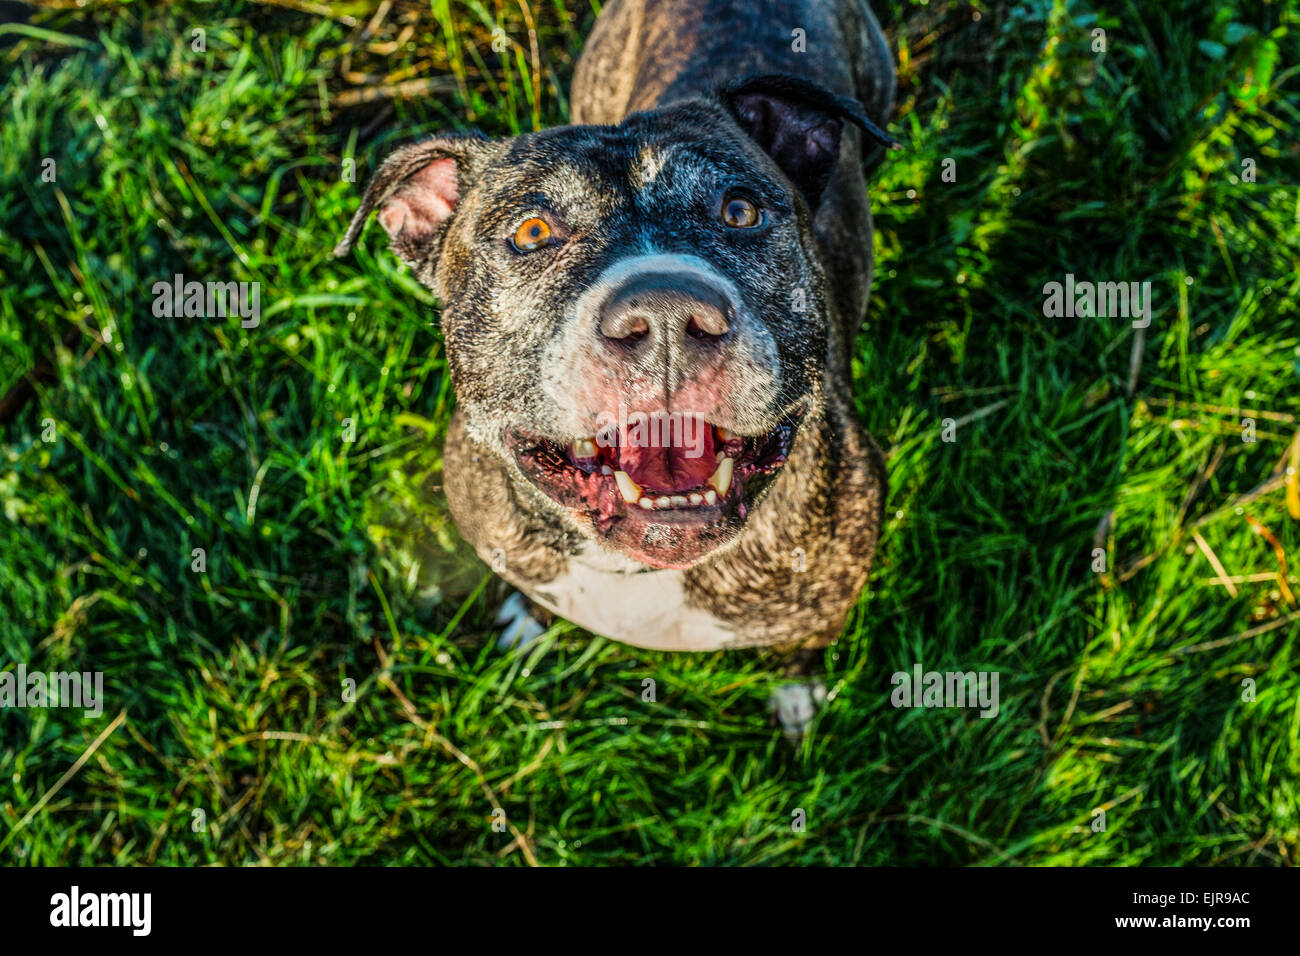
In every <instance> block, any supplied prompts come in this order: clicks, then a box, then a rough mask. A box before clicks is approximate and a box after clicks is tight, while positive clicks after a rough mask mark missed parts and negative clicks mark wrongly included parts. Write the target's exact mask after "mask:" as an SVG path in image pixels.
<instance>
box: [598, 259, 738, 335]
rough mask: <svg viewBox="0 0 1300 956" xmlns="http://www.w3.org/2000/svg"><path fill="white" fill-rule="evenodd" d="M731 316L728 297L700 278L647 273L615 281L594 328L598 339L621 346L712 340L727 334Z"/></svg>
mask: <svg viewBox="0 0 1300 956" xmlns="http://www.w3.org/2000/svg"><path fill="white" fill-rule="evenodd" d="M731 320H732V306H731V302H730V300H729V299H728V298H727V296H726V295H724V294H723V293H722V291H721V290H719V289H717V288H715V287H714V286H712V285H710V284H709V283H708V282H706V281H704V280H703V279H698V278H696V277H694V276H690V275H682V274H675V275H674V274H667V275H665V274H658V273H651V274H642V275H636V276H632V277H630V278H628V279H626V280H624V281H623V282H622V283H621V284H619V286H618V287H617V288H616V289H615V290H614V291H613V293H611V294H610V296H609V298H608V299H606V300H605V304H604V305H603V306H602V307H601V310H600V321H599V323H598V328H599V330H600V334H601V336H602V337H603V338H605V339H607V340H609V341H611V342H616V343H618V344H620V345H625V346H627V345H636V344H637V343H638V342H640V341H641V340H642V339H647V338H648V339H650V340H652V341H653V340H658V341H660V342H661V343H663V344H672V343H676V342H680V341H681V340H682V339H683V338H687V337H689V338H692V339H696V340H699V341H701V342H703V343H713V342H717V341H718V340H720V339H721V338H722V337H723V336H725V335H726V334H727V330H728V329H730V328H731Z"/></svg>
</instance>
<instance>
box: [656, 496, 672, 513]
mask: <svg viewBox="0 0 1300 956" xmlns="http://www.w3.org/2000/svg"><path fill="white" fill-rule="evenodd" d="M672 506H673V499H672V498H669V497H668V496H667V495H664V496H663V497H661V498H656V499H655V507H656V508H659V509H660V510H662V509H664V508H671V507H672Z"/></svg>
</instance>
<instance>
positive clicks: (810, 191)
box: [719, 73, 902, 212]
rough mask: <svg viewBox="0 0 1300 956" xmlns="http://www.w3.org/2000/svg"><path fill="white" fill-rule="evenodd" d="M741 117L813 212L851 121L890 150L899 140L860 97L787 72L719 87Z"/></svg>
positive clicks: (737, 116) (730, 106)
mask: <svg viewBox="0 0 1300 956" xmlns="http://www.w3.org/2000/svg"><path fill="white" fill-rule="evenodd" d="M719 95H720V97H721V99H722V102H723V105H725V106H726V107H727V109H729V110H730V111H731V114H732V116H734V117H735V119H736V122H737V123H739V124H740V126H741V128H742V129H743V130H744V131H745V132H746V133H748V134H749V136H750V137H751V138H752V139H753V140H754V141H755V142H756V143H757V144H758V145H759V146H760V147H762V149H763V151H764V152H765V153H767V154H768V155H769V156H771V157H772V159H773V161H774V162H775V163H776V164H777V165H778V166H779V167H781V170H782V172H784V173H785V174H786V175H787V176H789V177H790V180H791V181H792V182H793V183H794V184H795V185H796V186H797V187H799V191H800V192H802V193H803V194H804V198H805V199H806V200H807V201H808V207H809V208H810V209H812V210H813V211H814V212H815V211H816V209H817V205H818V203H819V201H820V199H821V194H822V190H823V189H825V188H826V182H827V180H829V179H830V176H831V173H832V172H833V171H834V169H835V164H836V163H837V162H838V161H839V157H840V136H841V134H842V133H843V131H844V123H845V121H848V122H850V123H853V124H854V125H855V126H858V127H860V128H861V129H862V130H864V131H865V132H866V134H867V135H868V136H869V137H871V138H872V139H873V140H875V141H876V142H877V143H879V144H880V145H881V146H884V147H885V148H886V149H901V148H902V147H901V145H900V144H899V142H898V140H896V139H894V138H893V137H892V136H890V135H889V134H888V133H886V132H885V131H884V130H883V129H881V128H880V127H879V126H877V125H876V124H875V123H873V122H872V121H871V117H869V116H867V112H866V109H865V108H864V107H863V106H862V104H861V103H859V102H858V101H857V100H854V99H850V98H849V97H846V96H836V95H835V94H834V93H832V92H831V91H830V90H827V89H824V88H822V87H820V86H818V85H817V84H816V83H810V82H809V81H807V80H804V79H800V78H799V77H796V76H788V75H786V74H782V73H774V74H767V75H764V76H754V77H747V78H745V79H742V80H739V81H737V82H735V83H732V84H730V85H728V86H726V87H723V88H722V89H721V90H720V91H719Z"/></svg>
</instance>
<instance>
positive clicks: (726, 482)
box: [709, 458, 736, 504]
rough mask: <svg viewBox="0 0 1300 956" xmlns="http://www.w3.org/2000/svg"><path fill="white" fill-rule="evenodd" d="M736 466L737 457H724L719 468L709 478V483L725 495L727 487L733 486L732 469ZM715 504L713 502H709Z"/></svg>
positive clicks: (719, 463)
mask: <svg viewBox="0 0 1300 956" xmlns="http://www.w3.org/2000/svg"><path fill="white" fill-rule="evenodd" d="M735 467H736V462H735V459H732V458H723V459H722V461H720V462H718V470H717V471H715V472H714V473H713V477H712V478H710V479H709V484H710V485H712V486H713V487H714V488H716V489H717V492H718V494H720V495H725V494H726V493H727V489H728V488H730V487H731V470H732V469H733V468H735ZM709 504H713V502H711V501H710V502H709Z"/></svg>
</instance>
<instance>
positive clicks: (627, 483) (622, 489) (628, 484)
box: [614, 471, 641, 505]
mask: <svg viewBox="0 0 1300 956" xmlns="http://www.w3.org/2000/svg"><path fill="white" fill-rule="evenodd" d="M614 482H615V483H616V484H617V485H618V490H619V494H621V495H622V496H623V500H624V501H626V502H627V503H628V504H630V505H634V504H636V502H637V499H638V498H640V497H641V486H640V485H638V484H637V483H636V482H635V481H633V480H632V476H631V475H629V474H628V473H627V472H626V471H616V472H614Z"/></svg>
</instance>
